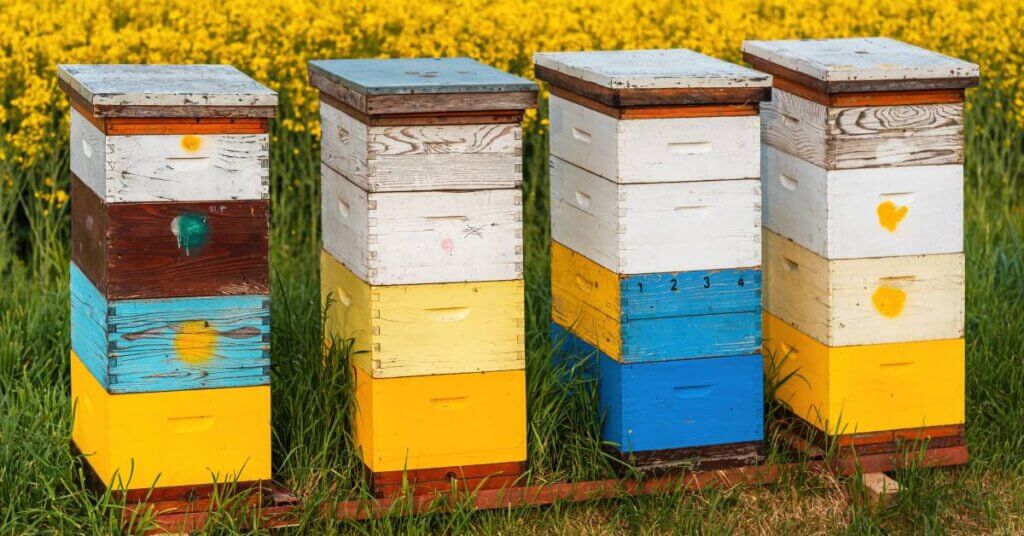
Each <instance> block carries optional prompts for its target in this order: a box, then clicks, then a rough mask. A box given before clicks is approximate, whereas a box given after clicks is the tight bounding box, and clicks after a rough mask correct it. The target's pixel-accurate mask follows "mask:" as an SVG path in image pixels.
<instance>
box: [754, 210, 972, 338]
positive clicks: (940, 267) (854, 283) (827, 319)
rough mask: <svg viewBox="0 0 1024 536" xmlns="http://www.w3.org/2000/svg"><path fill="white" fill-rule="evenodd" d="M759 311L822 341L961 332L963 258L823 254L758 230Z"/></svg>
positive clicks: (942, 335) (957, 334) (944, 335)
mask: <svg viewBox="0 0 1024 536" xmlns="http://www.w3.org/2000/svg"><path fill="white" fill-rule="evenodd" d="M763 235H764V249H763V250H764V261H763V262H764V265H763V266H762V270H763V271H764V290H763V295H764V309H765V311H767V312H769V313H771V314H772V315H774V316H776V317H778V318H780V319H782V320H783V321H785V322H786V323H788V324H790V325H792V326H794V327H796V328H797V329H799V330H800V331H802V332H803V333H806V334H807V335H809V336H811V337H813V338H814V339H815V340H817V341H818V342H820V343H822V344H824V345H827V346H832V347H835V346H851V345H869V344H880V343H890V342H911V341H927V340H940V339H959V338H962V337H963V336H964V256H963V254H962V253H949V254H942V255H909V256H902V257H877V258H866V259H840V260H827V259H825V258H824V257H820V256H818V255H815V254H814V253H813V252H812V251H810V250H808V249H806V248H803V247H800V246H799V245H797V244H796V243H795V242H793V241H791V240H789V239H786V238H783V237H781V236H779V235H778V234H776V233H773V232H771V231H770V230H768V229H765V230H764V233H763Z"/></svg>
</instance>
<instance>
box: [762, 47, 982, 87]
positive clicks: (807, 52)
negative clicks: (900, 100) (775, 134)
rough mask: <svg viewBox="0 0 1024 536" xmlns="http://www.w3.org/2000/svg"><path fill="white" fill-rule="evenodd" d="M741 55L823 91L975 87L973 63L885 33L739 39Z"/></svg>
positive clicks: (976, 75) (774, 72)
mask: <svg viewBox="0 0 1024 536" xmlns="http://www.w3.org/2000/svg"><path fill="white" fill-rule="evenodd" d="M743 55H744V58H743V59H744V60H745V61H747V62H748V63H750V64H751V65H753V66H754V68H755V69H759V70H761V71H764V72H768V73H771V74H776V72H778V70H779V69H780V68H781V69H785V70H786V71H788V72H793V73H799V74H801V75H804V76H805V77H807V78H808V79H810V80H812V81H814V82H816V84H815V85H816V86H817V89H819V90H823V91H826V92H828V93H834V92H844V91H848V92H855V91H900V90H907V89H940V88H964V87H972V86H976V85H978V75H979V70H978V66H977V65H974V64H973V63H968V62H966V61H963V60H959V59H956V58H951V57H949V56H944V55H942V54H939V53H937V52H933V51H930V50H926V49H923V48H920V47H916V46H913V45H910V44H907V43H903V42H900V41H897V40H895V39H889V38H886V37H866V38H865V37H854V38H845V39H804V40H797V39H793V40H777V41H744V42H743ZM784 74H788V73H785V72H784ZM807 85H809V84H807ZM812 87H814V86H812Z"/></svg>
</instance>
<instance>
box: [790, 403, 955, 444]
mask: <svg viewBox="0 0 1024 536" xmlns="http://www.w3.org/2000/svg"><path fill="white" fill-rule="evenodd" d="M781 413H782V415H781V416H780V418H779V424H780V425H782V426H785V427H787V428H788V429H789V433H788V434H787V435H789V439H788V441H789V443H790V445H791V446H793V447H794V448H796V449H797V450H799V451H802V452H807V453H808V454H811V453H812V452H814V451H815V450H817V451H819V452H820V456H824V454H825V453H826V452H828V451H830V449H833V448H835V447H838V452H837V453H838V454H839V455H840V456H850V455H852V454H857V455H869V454H877V453H885V452H907V447H908V446H909V447H920V446H926V447H927V448H928V449H937V448H949V447H956V446H962V445H966V444H967V426H966V425H965V424H947V425H940V426H913V427H911V428H897V429H893V430H880V431H876V432H860V433H843V434H838V435H836V434H830V433H826V432H824V431H822V430H821V429H819V428H818V427H817V426H815V425H813V424H811V423H809V422H807V420H806V419H803V418H801V417H798V416H797V415H796V414H795V413H793V412H792V411H790V410H788V409H785V408H783V409H782V412H781ZM794 443H802V445H799V444H794ZM914 450H916V448H914Z"/></svg>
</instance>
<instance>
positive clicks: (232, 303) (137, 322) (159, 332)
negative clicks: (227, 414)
mask: <svg viewBox="0 0 1024 536" xmlns="http://www.w3.org/2000/svg"><path fill="white" fill-rule="evenodd" d="M71 348H72V349H73V350H74V351H75V353H76V354H77V355H78V356H79V358H80V359H81V360H82V362H83V363H84V364H85V366H86V367H87V368H88V369H89V371H90V372H91V373H92V374H93V376H94V377H95V378H96V379H97V380H98V381H99V382H100V384H101V385H102V386H103V387H104V388H105V389H106V390H107V391H108V392H110V393H114V394H120V393H141V392H156V391H183V390H188V389H208V388H220V387H248V386H252V385H268V384H269V383H270V299H269V297H268V296H225V297H215V298H172V299H160V300H127V301H112V302H108V301H107V300H106V298H104V297H103V295H102V294H100V292H99V291H98V290H97V289H96V287H94V286H93V285H92V283H91V282H90V281H89V279H88V278H87V277H86V276H85V274H83V273H82V271H81V270H79V269H78V267H77V266H75V265H74V264H73V263H72V265H71Z"/></svg>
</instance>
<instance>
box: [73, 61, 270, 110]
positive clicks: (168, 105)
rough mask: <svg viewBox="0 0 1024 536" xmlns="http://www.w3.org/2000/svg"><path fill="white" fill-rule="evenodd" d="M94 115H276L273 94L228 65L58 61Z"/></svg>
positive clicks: (82, 100)
mask: <svg viewBox="0 0 1024 536" xmlns="http://www.w3.org/2000/svg"><path fill="white" fill-rule="evenodd" d="M57 79H58V84H59V85H60V87H61V89H63V90H64V92H65V93H67V94H68V95H69V96H71V97H72V98H75V99H77V100H79V101H80V103H81V104H84V105H85V106H86V107H87V109H88V110H89V111H90V112H91V114H92V115H94V116H96V117H164V118H166V117H274V114H275V110H276V107H277V93H275V92H273V91H271V90H270V89H267V88H266V87H264V86H262V85H260V84H259V83H257V82H256V81H255V80H253V79H252V78H249V77H248V76H246V75H245V74H244V73H242V72H241V71H239V70H238V69H236V68H234V67H232V66H230V65H58V66H57Z"/></svg>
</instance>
